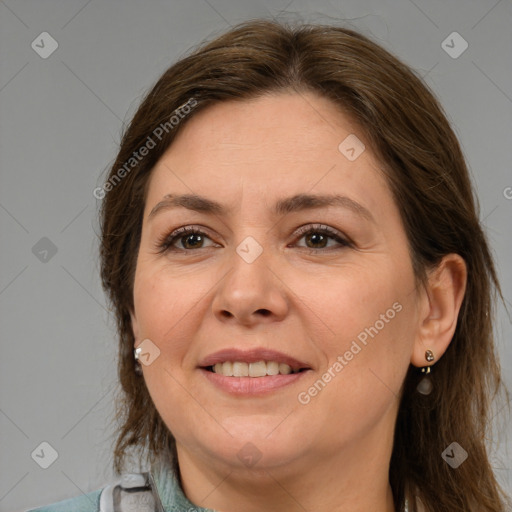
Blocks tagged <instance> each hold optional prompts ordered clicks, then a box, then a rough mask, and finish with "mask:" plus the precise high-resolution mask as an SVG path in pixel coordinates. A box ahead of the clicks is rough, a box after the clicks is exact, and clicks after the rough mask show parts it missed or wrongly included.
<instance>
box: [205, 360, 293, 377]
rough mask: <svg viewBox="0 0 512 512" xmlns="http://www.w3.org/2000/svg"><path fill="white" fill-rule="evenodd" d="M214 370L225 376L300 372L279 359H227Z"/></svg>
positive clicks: (255, 375)
mask: <svg viewBox="0 0 512 512" xmlns="http://www.w3.org/2000/svg"><path fill="white" fill-rule="evenodd" d="M213 371H214V373H218V374H220V375H224V376H225V377H265V376H266V375H278V374H281V375H288V374H290V373H298V370H297V371H292V368H291V366H290V365H287V364H285V363H278V362H277V361H258V362H256V363H244V362H241V361H233V362H232V361H226V362H224V363H217V364H215V365H214V366H213Z"/></svg>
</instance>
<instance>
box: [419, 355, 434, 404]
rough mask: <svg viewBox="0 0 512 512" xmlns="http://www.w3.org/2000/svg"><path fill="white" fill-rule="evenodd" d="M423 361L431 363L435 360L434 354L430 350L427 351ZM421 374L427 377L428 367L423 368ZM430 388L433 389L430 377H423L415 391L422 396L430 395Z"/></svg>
mask: <svg viewBox="0 0 512 512" xmlns="http://www.w3.org/2000/svg"><path fill="white" fill-rule="evenodd" d="M425 359H426V360H427V361H428V362H429V363H431V362H432V361H433V360H434V359H435V357H434V353H433V352H432V350H427V351H426V352H425ZM421 373H424V374H425V375H428V374H429V373H430V366H424V367H423V368H422V369H421ZM432 388H433V385H432V381H431V380H430V377H423V379H421V381H420V383H419V384H418V386H417V388H416V389H417V390H418V392H419V393H421V394H422V395H430V393H431V392H432Z"/></svg>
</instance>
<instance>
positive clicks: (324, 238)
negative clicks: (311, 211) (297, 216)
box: [295, 224, 353, 251]
mask: <svg viewBox="0 0 512 512" xmlns="http://www.w3.org/2000/svg"><path fill="white" fill-rule="evenodd" d="M295 234H296V235H299V236H300V238H306V240H307V242H306V244H307V245H306V248H308V249H312V250H313V251H316V250H322V249H324V248H327V249H329V250H333V249H334V250H335V249H342V248H344V247H352V245H353V244H352V243H351V242H350V241H348V240H347V239H346V238H345V237H343V235H342V234H341V233H340V232H338V231H337V230H335V229H333V228H330V227H329V226H325V225H323V224H316V225H309V226H302V227H300V228H299V229H298V230H297V231H296V232H295ZM300 238H299V239H300ZM329 239H332V240H334V241H336V242H337V243H338V246H337V247H336V246H334V247H332V246H331V247H327V243H328V241H329ZM317 244H319V245H320V247H315V245H317ZM299 247H304V246H299Z"/></svg>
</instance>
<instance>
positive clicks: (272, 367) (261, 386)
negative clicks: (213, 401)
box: [198, 348, 314, 397]
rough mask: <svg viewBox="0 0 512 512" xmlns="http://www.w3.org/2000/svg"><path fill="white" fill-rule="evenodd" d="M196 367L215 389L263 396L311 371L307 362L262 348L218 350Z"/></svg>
mask: <svg viewBox="0 0 512 512" xmlns="http://www.w3.org/2000/svg"><path fill="white" fill-rule="evenodd" d="M198 369H199V370H200V371H201V373H202V374H203V376H204V377H206V379H207V381H208V382H209V383H210V384H212V385H213V386H214V387H215V388H217V389H220V390H221V391H222V392H225V393H227V394H229V395H231V396H237V397H253V396H267V395H268V394H269V393H273V392H277V391H278V390H279V389H283V388H285V387H288V386H291V385H293V384H294V383H298V382H299V381H302V379H303V378H304V376H305V375H306V374H307V373H309V371H314V370H313V367H312V365H310V364H309V363H306V362H304V361H299V360H298V359H295V358H294V357H291V356H289V355H287V354H284V353H282V352H278V351H276V350H271V349H266V348H254V349H245V350H241V349H238V348H231V349H224V350H220V351H218V352H215V353H214V354H210V355H209V356H207V357H206V358H204V359H203V360H202V361H201V362H200V363H199V366H198ZM296 385H297V384H296Z"/></svg>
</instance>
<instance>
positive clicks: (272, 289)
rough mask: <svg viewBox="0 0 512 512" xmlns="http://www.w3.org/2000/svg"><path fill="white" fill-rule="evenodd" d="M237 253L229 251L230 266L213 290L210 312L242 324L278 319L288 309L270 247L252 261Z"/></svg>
mask: <svg viewBox="0 0 512 512" xmlns="http://www.w3.org/2000/svg"><path fill="white" fill-rule="evenodd" d="M241 246H242V248H243V244H241ZM239 249H240V247H239ZM240 254H242V256H241V255H240ZM240 254H239V253H238V252H236V251H233V255H232V257H231V260H230V262H229V265H230V269H229V270H228V271H227V273H226V274H225V276H224V278H223V279H221V281H220V283H219V286H218V289H217V290H216V293H215V297H214V300H213V303H212V307H213V313H214V315H215V316H216V317H217V318H218V319H219V320H220V321H222V322H234V323H240V324H242V325H245V326H250V325H254V324H256V323H258V322H265V323H270V322H275V321H279V320H282V319H283V318H284V317H285V316H286V314H287V312H288V308H289V301H288V300H287V293H288V288H287V287H286V285H285V283H284V282H283V280H282V278H281V276H279V266H278V265H277V263H276V260H275V258H273V256H272V255H271V254H270V250H265V251H263V252H261V254H260V255H259V256H258V257H257V258H256V259H254V260H253V261H251V258H245V255H244V253H243V252H241V253H240Z"/></svg>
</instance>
